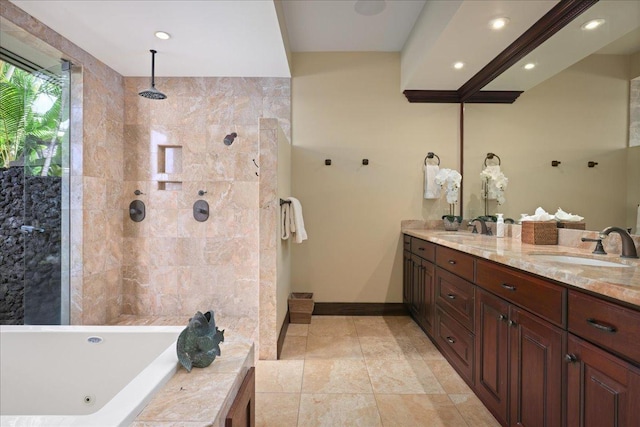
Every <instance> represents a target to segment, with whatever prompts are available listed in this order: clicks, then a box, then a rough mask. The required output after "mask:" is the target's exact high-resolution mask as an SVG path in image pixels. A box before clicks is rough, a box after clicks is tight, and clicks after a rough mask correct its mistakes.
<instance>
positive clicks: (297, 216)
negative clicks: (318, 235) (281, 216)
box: [287, 197, 307, 243]
mask: <svg viewBox="0 0 640 427" xmlns="http://www.w3.org/2000/svg"><path fill="white" fill-rule="evenodd" d="M287 200H289V201H291V218H292V221H291V224H292V227H291V231H292V232H294V233H295V242H296V243H302V242H303V241H304V240H307V230H305V229H304V219H303V218H302V204H301V203H300V200H298V199H296V198H295V197H289V198H287Z"/></svg>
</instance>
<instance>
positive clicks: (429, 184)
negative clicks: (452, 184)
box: [424, 165, 440, 199]
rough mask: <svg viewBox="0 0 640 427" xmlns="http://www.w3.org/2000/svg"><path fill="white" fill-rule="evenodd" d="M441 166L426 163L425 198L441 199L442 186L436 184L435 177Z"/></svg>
mask: <svg viewBox="0 0 640 427" xmlns="http://www.w3.org/2000/svg"><path fill="white" fill-rule="evenodd" d="M439 171H440V167H439V166H438V165H425V166H424V198H425V199H439V198H440V186H439V185H438V184H436V181H435V178H436V175H437V174H438V172H439Z"/></svg>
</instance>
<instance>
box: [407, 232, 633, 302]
mask: <svg viewBox="0 0 640 427" xmlns="http://www.w3.org/2000/svg"><path fill="white" fill-rule="evenodd" d="M516 229H518V230H519V227H516ZM510 231H511V230H510ZM402 233H405V234H408V235H410V236H414V237H418V238H420V239H423V240H427V241H430V242H433V243H437V244H439V245H442V246H446V247H449V248H452V249H457V250H459V251H462V252H466V253H469V254H472V255H475V256H477V257H480V258H485V259H488V260H491V261H495V262H498V263H500V264H504V265H508V266H510V267H514V268H517V269H520V270H524V271H527V272H530V273H533V274H536V275H538V276H542V277H546V278H548V279H552V280H555V281H557V282H561V283H564V284H567V285H569V286H572V287H575V288H579V289H584V290H586V291H590V292H594V293H597V294H600V295H604V296H607V297H609V298H612V299H615V300H618V301H622V302H624V303H626V304H627V305H631V306H634V307H635V308H636V309H640V260H637V259H636V260H631V259H625V258H621V257H620V252H619V251H616V252H615V253H611V252H609V253H608V254H607V255H593V254H592V253H591V252H592V250H593V243H589V246H586V245H585V244H581V245H578V244H576V246H573V245H571V246H568V245H567V246H560V245H530V244H526V243H522V242H521V241H520V239H519V235H517V233H513V237H505V238H496V237H495V236H484V235H480V234H471V233H470V232H465V231H457V232H455V231H453V232H452V231H444V230H438V229H419V228H413V227H412V226H411V225H409V226H405V225H404V224H403V226H402ZM572 233H574V234H576V233H575V231H574V230H572ZM567 235H570V233H567ZM579 235H580V234H576V236H579ZM560 240H565V241H566V242H571V241H572V239H566V238H565V239H560ZM573 240H575V239H573ZM577 241H578V242H579V238H578V239H577ZM560 243H563V242H562V241H560ZM578 246H581V247H578ZM535 254H554V255H572V256H580V257H584V258H592V259H597V260H606V261H611V262H615V263H619V264H625V265H627V267H595V266H586V265H575V264H566V263H560V262H558V261H552V260H544V259H540V258H536V255H535Z"/></svg>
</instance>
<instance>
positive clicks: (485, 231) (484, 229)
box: [469, 218, 492, 236]
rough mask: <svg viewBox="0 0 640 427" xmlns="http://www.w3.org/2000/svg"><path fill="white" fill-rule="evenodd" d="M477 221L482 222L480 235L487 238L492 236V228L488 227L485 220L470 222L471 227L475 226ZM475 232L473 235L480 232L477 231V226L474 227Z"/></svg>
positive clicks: (479, 219) (475, 219)
mask: <svg viewBox="0 0 640 427" xmlns="http://www.w3.org/2000/svg"><path fill="white" fill-rule="evenodd" d="M475 221H480V234H484V235H486V236H491V235H492V233H491V228H489V227H487V223H486V221H485V220H484V219H482V218H474V219H472V220H471V221H469V226H471V224H473V223H474V222H475ZM473 230H474V231H472V233H477V232H478V230H477V229H476V226H475V225H474V226H473Z"/></svg>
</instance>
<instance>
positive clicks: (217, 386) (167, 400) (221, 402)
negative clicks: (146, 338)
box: [114, 315, 254, 427]
mask: <svg viewBox="0 0 640 427" xmlns="http://www.w3.org/2000/svg"><path fill="white" fill-rule="evenodd" d="M188 320H189V318H188V317H157V316H149V317H141V316H121V317H120V318H118V320H117V321H116V322H114V324H117V325H185V326H186V324H187V322H188ZM244 323H246V322H243V321H242V319H240V321H238V319H224V318H218V316H217V315H216V324H217V325H219V326H220V328H221V329H225V333H224V338H225V339H224V342H223V343H221V344H220V349H221V355H220V356H219V357H217V358H216V360H214V361H213V363H212V364H211V365H209V366H208V367H206V368H202V369H199V368H194V369H193V370H192V371H191V372H190V373H189V372H187V371H186V369H182V368H180V369H179V370H178V372H177V373H176V374H175V375H174V376H173V377H171V379H170V380H169V381H168V382H167V383H166V384H165V385H164V386H163V387H162V388H161V389H160V390H158V392H157V393H156V394H155V395H154V396H153V398H152V399H151V402H149V404H148V405H147V406H146V407H145V408H144V409H143V410H142V412H141V413H140V414H139V415H138V417H137V418H136V419H135V421H134V422H133V424H131V427H177V426H189V427H224V425H225V417H226V414H227V413H228V412H229V409H230V408H231V404H232V403H233V400H234V399H235V396H236V394H238V390H239V389H240V385H241V384H242V381H243V380H244V377H245V375H246V374H247V372H248V371H249V369H250V368H251V366H253V365H254V346H253V341H251V340H250V339H248V338H246V337H245V336H243V335H241V333H239V331H245V330H250V329H251V327H250V326H248V327H246V325H245V326H243V324H244Z"/></svg>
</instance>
